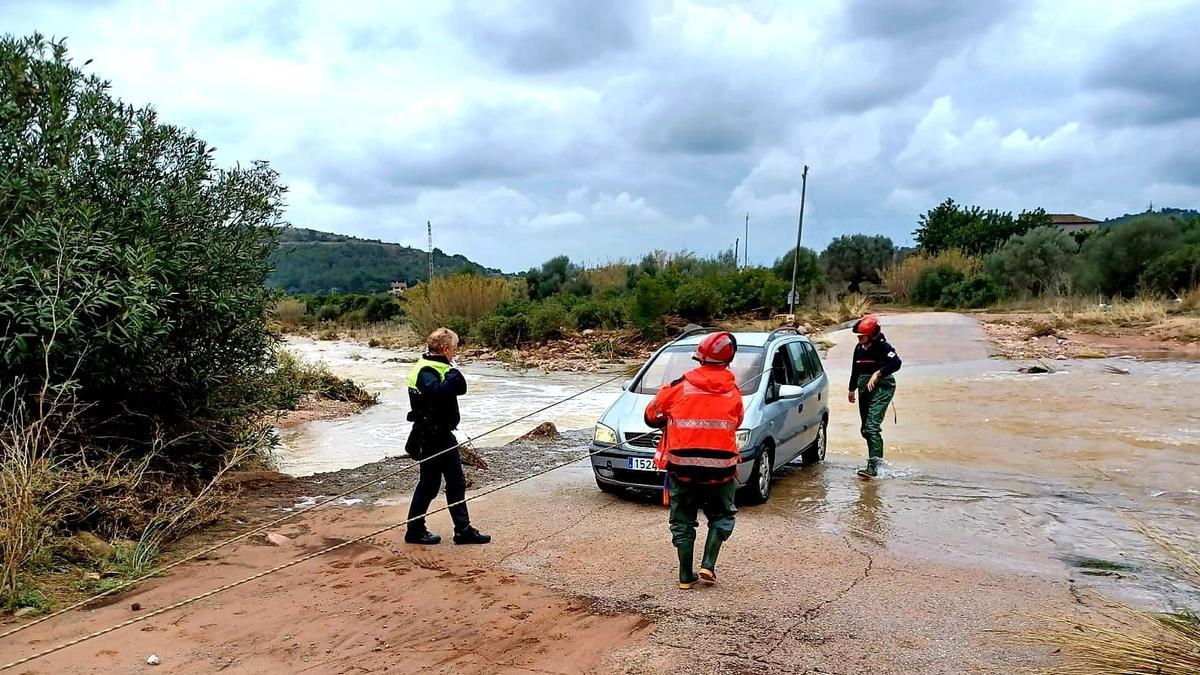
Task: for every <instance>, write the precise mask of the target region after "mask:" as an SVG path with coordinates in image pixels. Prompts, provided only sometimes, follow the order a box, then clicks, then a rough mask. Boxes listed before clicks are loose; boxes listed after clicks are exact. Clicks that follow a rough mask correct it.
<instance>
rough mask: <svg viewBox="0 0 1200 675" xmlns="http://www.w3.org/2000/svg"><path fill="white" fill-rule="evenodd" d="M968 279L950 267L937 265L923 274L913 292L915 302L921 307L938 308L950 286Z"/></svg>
mask: <svg viewBox="0 0 1200 675" xmlns="http://www.w3.org/2000/svg"><path fill="white" fill-rule="evenodd" d="M965 278H966V277H965V276H964V275H963V273H962V272H960V271H959V270H957V269H955V268H954V267H951V266H949V265H937V266H934V267H930V268H928V269H926V270H925V271H923V272H921V276H920V277H919V278H918V279H917V286H916V288H915V289H914V290H913V300H914V301H916V303H917V304H920V305H929V306H931V307H936V306H937V305H938V304H939V303H941V301H942V293H943V292H944V291H945V289H946V288H947V287H948V286H953V285H954V284H957V283H959V282H961V281H963V280H964V279H965Z"/></svg>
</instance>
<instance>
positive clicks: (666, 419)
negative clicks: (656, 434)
mask: <svg viewBox="0 0 1200 675" xmlns="http://www.w3.org/2000/svg"><path fill="white" fill-rule="evenodd" d="M743 412H744V411H743V409H742V393H741V391H739V390H738V387H737V382H736V380H735V379H734V376H733V373H732V372H730V370H729V368H728V367H726V366H716V365H704V366H700V367H699V368H694V369H692V370H690V371H688V372H687V373H685V374H684V376H683V377H681V378H679V379H678V380H675V381H674V382H672V383H671V384H670V385H669V386H666V387H663V388H662V389H660V390H659V391H658V395H657V396H655V397H654V400H653V401H651V402H650V403H649V405H647V406H646V413H645V418H646V424H648V425H650V426H651V427H655V428H662V429H663V435H662V439H661V440H659V443H658V451H657V452H656V453H655V454H654V463H655V465H656V466H658V468H659V469H663V470H667V471H671V472H672V473H674V474H675V475H676V476H677V477H678V478H679V479H681V480H691V481H696V482H704V483H723V482H727V481H729V480H732V479H733V477H734V474H735V471H736V468H737V465H738V462H739V461H740V459H741V455H740V454H739V453H738V445H737V429H738V426H740V425H741V423H742V415H743Z"/></svg>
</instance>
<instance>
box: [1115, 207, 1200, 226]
mask: <svg viewBox="0 0 1200 675" xmlns="http://www.w3.org/2000/svg"><path fill="white" fill-rule="evenodd" d="M1148 213H1153V214H1154V215H1163V216H1179V217H1181V218H1185V219H1192V218H1200V211H1197V210H1196V209H1173V208H1170V207H1164V208H1161V209H1158V210H1156V211H1145V212H1142V213H1126V214H1125V215H1123V216H1117V217H1116V218H1109V219H1108V220H1105V221H1104V223H1103V224H1102V225H1101V227H1112V226H1113V225H1120V224H1121V223H1123V222H1125V221H1127V220H1133V219H1134V218H1137V217H1139V216H1144V215H1146V214H1148Z"/></svg>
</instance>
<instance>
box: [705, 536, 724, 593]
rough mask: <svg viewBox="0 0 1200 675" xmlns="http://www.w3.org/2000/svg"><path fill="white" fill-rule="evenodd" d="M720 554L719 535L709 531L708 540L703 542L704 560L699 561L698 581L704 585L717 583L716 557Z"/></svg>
mask: <svg viewBox="0 0 1200 675" xmlns="http://www.w3.org/2000/svg"><path fill="white" fill-rule="evenodd" d="M720 554H721V535H720V534H718V533H717V531H716V530H713V529H710V530H709V531H708V539H707V540H705V542H704V558H703V559H702V560H701V561H700V579H701V580H703V581H704V583H706V584H715V583H717V556H718V555H720Z"/></svg>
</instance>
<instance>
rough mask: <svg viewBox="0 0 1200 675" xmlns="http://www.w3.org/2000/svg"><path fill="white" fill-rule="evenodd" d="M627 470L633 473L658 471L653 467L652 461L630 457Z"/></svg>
mask: <svg viewBox="0 0 1200 675" xmlns="http://www.w3.org/2000/svg"><path fill="white" fill-rule="evenodd" d="M629 468H630V469H633V470H634V471H658V467H657V466H654V460H653V459H647V458H645V457H630V458H629Z"/></svg>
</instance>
